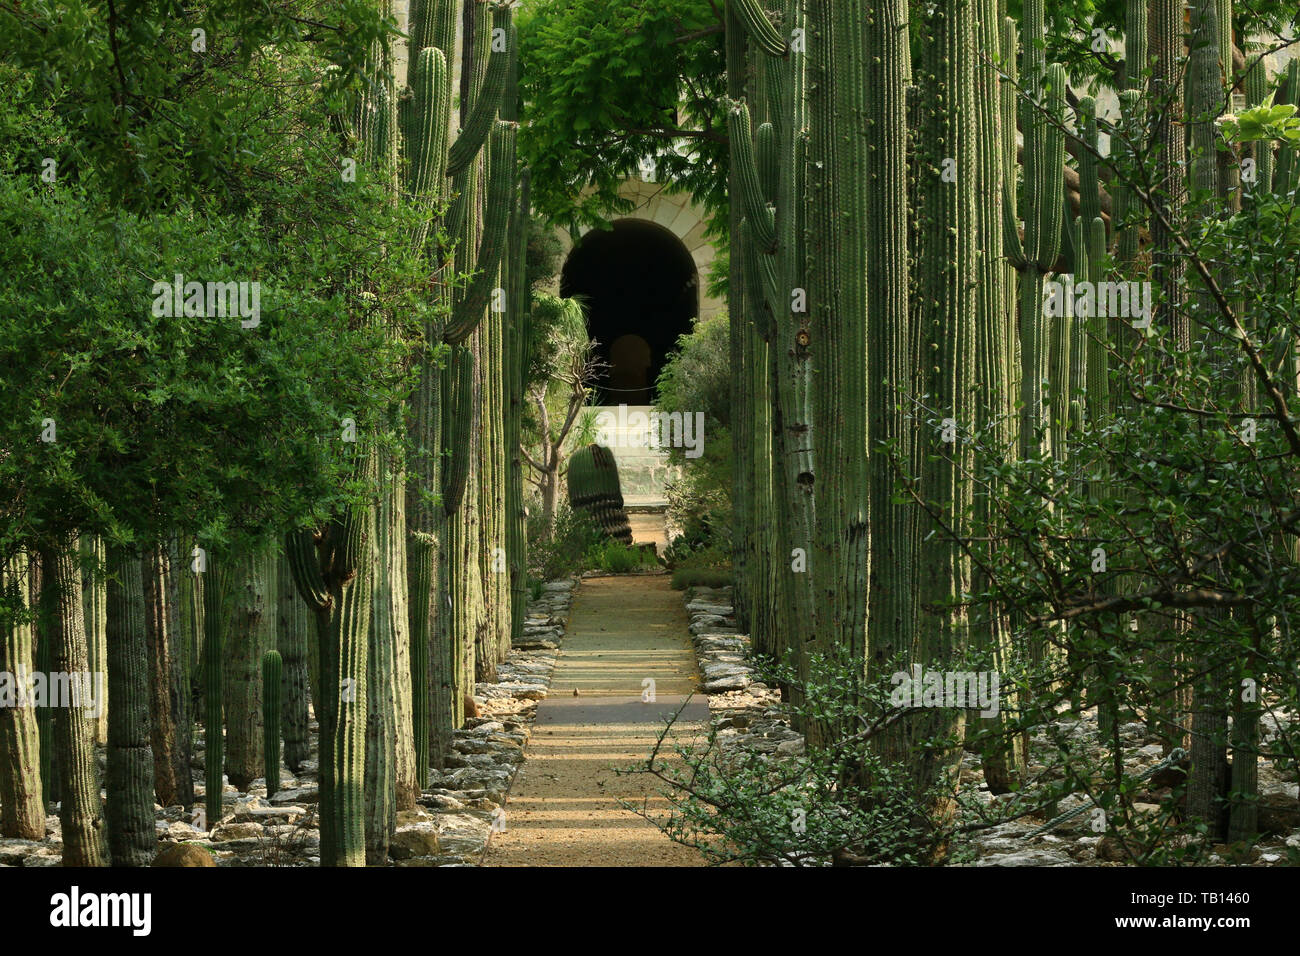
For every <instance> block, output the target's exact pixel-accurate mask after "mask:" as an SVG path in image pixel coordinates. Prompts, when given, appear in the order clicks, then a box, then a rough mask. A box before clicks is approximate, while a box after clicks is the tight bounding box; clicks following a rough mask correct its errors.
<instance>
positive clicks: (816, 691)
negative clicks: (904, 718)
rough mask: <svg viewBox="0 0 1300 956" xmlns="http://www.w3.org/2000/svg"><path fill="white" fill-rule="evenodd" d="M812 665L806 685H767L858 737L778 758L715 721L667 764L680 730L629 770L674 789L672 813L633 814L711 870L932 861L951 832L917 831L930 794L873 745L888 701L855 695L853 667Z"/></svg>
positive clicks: (781, 670) (794, 678) (761, 671)
mask: <svg viewBox="0 0 1300 956" xmlns="http://www.w3.org/2000/svg"><path fill="white" fill-rule="evenodd" d="M810 663H811V666H810V677H809V678H808V679H807V680H806V681H803V682H800V679H799V677H798V673H797V669H796V668H794V667H791V666H789V665H788V664H782V665H775V664H772V663H761V662H760V665H759V667H758V670H757V676H758V677H759V679H761V680H762V681H763V682H765V683H767V684H768V685H769V686H777V685H778V684H782V685H786V686H795V687H797V688H798V689H799V690H800V691H801V693H799V694H798V696H797V698H796V699H797V700H798V701H801V703H795V704H793V705H791V707H790V708H789V716H790V718H791V719H792V720H793V721H796V722H799V721H809V720H820V721H827V722H829V723H832V724H835V723H838V725H840V726H845V727H851V728H854V729H853V731H852V732H851V733H849V734H846V735H844V736H843V737H840V738H838V739H836V740H834V741H833V742H831V743H829V744H828V745H827V746H825V747H820V748H817V749H815V750H811V751H806V752H797V753H795V754H792V755H790V756H786V757H780V758H778V757H775V756H774V755H772V754H770V753H763V752H759V751H755V750H743V749H736V750H731V749H726V748H724V747H723V745H722V744H723V740H725V739H726V738H725V736H721V735H720V734H719V727H718V725H717V724H716V723H715V724H714V725H713V726H711V727H710V729H709V735H708V739H707V740H706V741H705V742H704V743H703V744H700V745H693V744H689V745H677V746H675V747H674V748H673V750H674V752H675V754H676V757H677V758H678V760H666V759H665V757H664V756H662V755H661V751H662V750H663V749H664V739H665V736H666V734H667V732H668V730H670V729H671V727H672V721H671V720H670V721H669V723H668V726H667V727H666V728H665V730H664V735H661V737H660V742H659V745H658V746H657V747H656V748H655V750H654V751H653V752H652V753H651V754H650V756H649V757H648V758H647V760H646V763H645V764H643V765H640V766H633V767H626V768H621V769H620V770H619V773H621V774H648V775H650V776H652V777H655V778H657V779H658V780H660V781H662V782H663V783H665V784H666V785H667V786H666V787H665V788H664V789H662V790H661V791H660V792H661V793H662V794H663V796H664V798H665V799H666V800H667V801H668V805H669V811H668V813H667V814H665V815H657V814H654V813H653V812H651V811H649V810H647V809H646V808H645V807H643V806H640V805H631V804H626V803H625V804H624V805H625V806H626V808H627V809H629V810H632V811H633V812H635V813H637V814H639V815H641V816H643V817H645V818H646V819H647V820H649V821H650V822H651V823H653V824H655V826H657V827H659V828H660V829H661V830H662V831H663V832H664V833H665V834H666V835H667V836H668V837H669V838H671V839H672V840H674V841H675V842H677V843H681V844H683V845H685V846H690V847H693V848H695V849H696V850H699V851H700V853H701V854H703V855H704V857H705V858H706V859H707V860H708V861H709V862H710V863H712V864H721V863H741V864H748V865H760V866H828V865H830V864H831V863H832V862H835V863H839V864H855V865H882V864H884V865H907V864H917V863H921V862H924V861H926V860H927V859H929V858H930V856H931V855H932V853H933V851H934V849H935V848H936V846H938V845H940V844H942V843H943V842H945V841H946V840H947V839H948V838H949V837H950V836H951V829H940V830H930V829H927V828H925V827H921V826H918V825H917V823H918V821H919V820H920V819H921V814H922V808H923V799H924V798H925V797H926V796H928V795H927V794H912V793H910V792H909V787H908V786H907V775H906V773H905V771H904V768H902V767H901V766H895V765H890V764H885V763H883V762H882V761H881V760H879V759H878V758H877V757H875V756H874V755H873V754H872V753H871V751H870V750H869V749H868V747H867V746H866V743H867V742H868V741H869V740H870V739H871V738H872V737H873V736H874V735H875V734H876V733H878V732H879V731H880V729H881V728H882V726H884V724H885V723H886V722H887V721H888V720H889V714H890V710H889V705H888V697H887V695H886V696H884V697H881V698H878V699H867V698H865V697H863V696H861V695H857V694H854V693H853V692H852V689H853V688H854V687H855V686H856V684H857V681H858V677H859V675H858V672H857V669H856V668H855V667H853V666H852V665H848V666H845V665H840V664H835V663H832V662H831V661H829V660H827V659H825V658H821V657H817V658H814V659H813V660H812V661H811V662H810ZM678 761H680V762H678ZM868 780H869V781H870V782H869V783H868V782H864V781H868Z"/></svg>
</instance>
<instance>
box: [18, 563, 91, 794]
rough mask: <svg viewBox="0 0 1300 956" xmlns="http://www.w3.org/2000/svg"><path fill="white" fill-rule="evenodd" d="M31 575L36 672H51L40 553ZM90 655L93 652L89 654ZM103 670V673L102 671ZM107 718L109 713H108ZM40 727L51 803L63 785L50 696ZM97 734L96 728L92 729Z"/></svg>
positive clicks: (44, 786) (40, 710)
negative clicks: (60, 778) (60, 779)
mask: <svg viewBox="0 0 1300 956" xmlns="http://www.w3.org/2000/svg"><path fill="white" fill-rule="evenodd" d="M28 558H29V564H28V568H29V569H30V572H31V573H30V577H29V579H28V582H27V583H28V603H29V604H30V605H31V606H32V607H34V608H38V613H37V616H36V620H34V621H33V622H32V638H33V639H34V640H35V642H36V671H37V673H41V674H48V673H50V671H52V670H53V669H54V664H53V661H54V631H53V625H52V624H51V622H50V621H49V620H48V619H47V618H46V607H45V598H44V593H45V589H44V585H45V576H46V575H45V570H44V568H43V567H42V565H41V557H40V552H39V551H37V552H35V553H31V554H29V556H28ZM87 656H88V657H89V655H87ZM102 672H103V671H102V669H101V673H102ZM104 717H105V721H107V717H108V715H107V714H105V715H104ZM36 728H37V733H38V735H39V737H40V751H41V759H40V776H41V801H42V802H43V803H44V804H45V805H46V806H49V805H50V804H51V803H55V802H57V801H59V800H60V799H61V796H62V793H61V788H60V787H59V766H58V762H57V759H56V758H57V751H58V743H57V741H56V740H55V737H54V708H53V707H51V706H50V704H49V700H48V698H47V699H46V700H45V701H44V702H42V703H41V704H39V705H38V706H37V708H36ZM92 735H93V730H92ZM104 739H105V741H107V739H108V724H107V723H105V725H104Z"/></svg>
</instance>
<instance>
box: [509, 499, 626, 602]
mask: <svg viewBox="0 0 1300 956" xmlns="http://www.w3.org/2000/svg"><path fill="white" fill-rule="evenodd" d="M545 531H546V529H545V527H544V523H543V521H542V516H541V514H540V513H538V514H530V515H529V516H528V574H529V576H530V577H531V578H532V579H533V580H534V581H537V582H539V584H540V583H544V582H546V581H554V580H555V579H556V578H566V577H569V576H571V575H574V574H577V573H578V572H580V571H582V570H583V568H584V567H585V566H586V564H585V559H586V554H587V552H588V551H589V550H590V549H591V548H592V547H593V546H596V545H599V544H601V543H602V542H604V541H607V540H608V539H607V538H606V537H605V535H604V533H603V532H602V531H601V530H600V528H599V527H597V525H596V523H595V522H594V521H593V520H592V519H591V517H590V516H589V515H587V514H586V513H585V512H582V511H574V510H573V509H571V508H570V507H569V506H568V504H567V503H566V502H559V503H558V504H557V506H556V510H555V530H554V534H552V536H551V537H550V539H549V540H547V538H546V537H545Z"/></svg>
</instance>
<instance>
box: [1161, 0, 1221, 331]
mask: <svg viewBox="0 0 1300 956" xmlns="http://www.w3.org/2000/svg"><path fill="white" fill-rule="evenodd" d="M1185 9H1186V4H1185V2H1184V0H1151V8H1150V15H1149V17H1148V21H1147V22H1148V24H1149V29H1150V56H1151V60H1152V63H1151V84H1150V92H1149V95H1148V97H1147V107H1148V113H1149V115H1150V117H1151V123H1150V128H1151V143H1150V147H1151V149H1152V150H1153V152H1154V153H1155V156H1156V171H1155V177H1154V181H1155V182H1158V183H1160V184H1161V187H1162V188H1160V189H1158V190H1156V191H1155V193H1154V195H1153V197H1152V199H1153V200H1154V205H1155V206H1156V209H1157V210H1158V212H1159V215H1153V216H1152V218H1151V281H1153V282H1155V283H1156V284H1158V285H1159V287H1160V297H1159V304H1158V306H1157V314H1156V316H1155V317H1154V318H1153V319H1152V324H1153V325H1155V326H1158V327H1160V326H1163V327H1165V328H1168V329H1170V331H1171V332H1172V334H1173V342H1174V345H1175V348H1178V349H1186V348H1189V347H1190V346H1191V326H1190V324H1189V323H1188V320H1187V317H1186V315H1185V314H1184V313H1185V310H1184V308H1183V299H1184V297H1185V294H1186V293H1185V291H1184V289H1185V282H1184V280H1183V277H1184V275H1185V273H1186V271H1187V265H1186V257H1185V256H1184V255H1183V254H1182V252H1181V250H1179V249H1178V248H1177V243H1176V241H1175V239H1174V236H1175V235H1176V234H1177V232H1178V230H1179V228H1180V225H1181V223H1182V221H1183V220H1182V215H1183V205H1184V202H1185V196H1186V177H1185V175H1184V162H1185V151H1186V140H1185V127H1184V122H1183V120H1184V112H1185V111H1184V106H1185V103H1184V84H1183V78H1184V75H1185V74H1186V71H1187V56H1186V54H1185V52H1184V47H1183V41H1184V33H1185V30H1184V21H1183V15H1184V11H1185ZM1216 47H1217V41H1216ZM1216 59H1217V57H1216Z"/></svg>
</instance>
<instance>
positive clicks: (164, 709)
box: [141, 539, 194, 807]
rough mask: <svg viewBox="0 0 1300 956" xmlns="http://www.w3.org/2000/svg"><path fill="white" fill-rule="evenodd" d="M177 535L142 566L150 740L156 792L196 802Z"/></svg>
mask: <svg viewBox="0 0 1300 956" xmlns="http://www.w3.org/2000/svg"><path fill="white" fill-rule="evenodd" d="M176 551H177V547H176V544H175V540H174V539H173V540H171V541H169V542H166V543H162V544H156V545H153V546H151V547H149V548H147V549H146V550H145V552H144V555H143V558H142V561H143V562H144V564H143V567H142V568H141V576H142V586H143V599H144V615H145V618H144V621H145V641H146V645H147V650H148V655H149V716H150V718H151V719H150V726H151V736H150V741H151V745H152V748H153V767H154V771H153V776H154V793H155V794H156V795H157V797H158V802H159V803H160V804H161V805H162V806H164V807H169V806H174V805H176V804H180V805H182V806H186V807H188V806H190V805H192V804H193V803H194V780H193V778H192V777H191V775H190V733H189V724H190V721H189V699H188V697H189V678H188V676H187V673H186V672H187V670H188V668H187V667H186V666H185V665H186V652H187V651H188V648H183V649H182V647H181V646H180V633H181V632H180V608H179V606H178V588H177V582H176V574H175V570H174V569H175V567H176V563H177V562H176Z"/></svg>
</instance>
